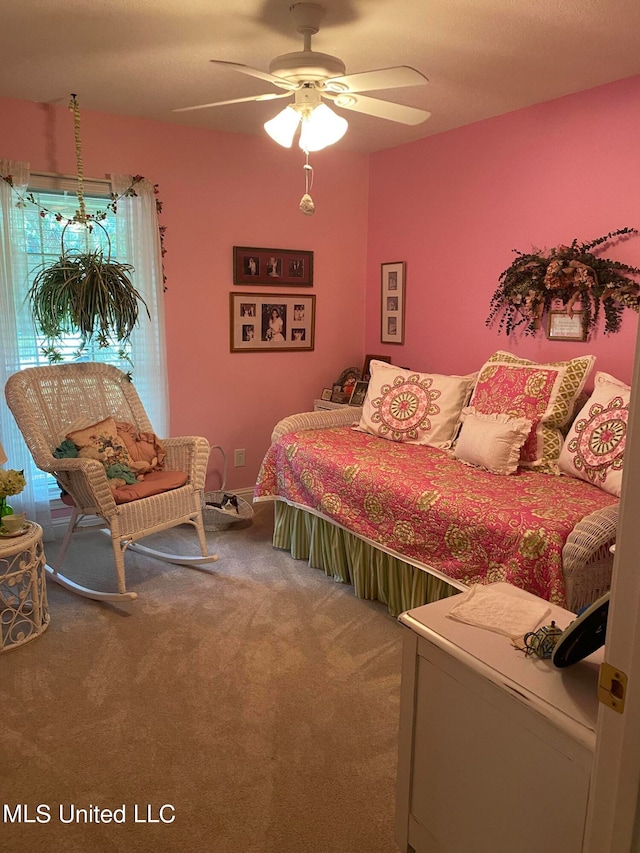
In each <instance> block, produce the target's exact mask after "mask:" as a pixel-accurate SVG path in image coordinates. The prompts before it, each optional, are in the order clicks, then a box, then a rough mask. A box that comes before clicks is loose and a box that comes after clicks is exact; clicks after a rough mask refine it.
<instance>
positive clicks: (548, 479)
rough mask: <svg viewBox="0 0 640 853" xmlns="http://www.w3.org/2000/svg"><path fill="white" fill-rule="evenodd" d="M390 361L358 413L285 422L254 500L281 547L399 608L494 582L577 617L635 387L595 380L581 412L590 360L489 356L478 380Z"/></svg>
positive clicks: (606, 577)
mask: <svg viewBox="0 0 640 853" xmlns="http://www.w3.org/2000/svg"><path fill="white" fill-rule="evenodd" d="M580 361H582V362H583V363H582V364H579V365H577V364H576V363H577V362H580ZM381 365H382V363H381V362H372V365H371V366H372V378H371V382H370V385H369V390H368V393H367V399H366V401H365V405H364V407H363V408H352V407H347V408H344V409H338V410H333V411H324V412H309V413H302V414H297V415H292V416H290V417H288V418H285V419H284V420H282V421H280V422H279V423H278V424H277V425H276V427H275V429H274V431H273V434H272V444H271V446H270V448H269V450H268V452H267V454H266V456H265V459H264V462H263V465H262V468H261V471H260V474H259V477H258V481H257V484H256V487H255V493H254V500H255V501H262V500H274V501H276V504H275V508H276V520H275V530H274V537H273V544H274V546H275V547H279V548H285V549H287V550H290V551H291V553H292V556H293V557H294V558H296V559H306V560H308V561H309V564H310V565H311V566H314V567H317V568H321V569H324V571H325V572H326V573H327V574H329V575H330V576H332V577H334V578H335V579H336V580H339V581H341V582H348V583H352V584H353V586H354V589H355V593H356V595H358V596H360V597H362V598H373V599H378V600H380V601H382V602H384V603H386V604H387V605H388V607H389V610H390V612H391V613H392V614H394V615H397V614H398V613H400V612H402V611H403V610H406V609H410V608H412V607H416V606H419V605H420V604H424V603H426V602H428V601H432V600H435V599H437V598H442V597H443V596H445V595H450V594H454V593H456V592H457V591H459V590H463V589H465V588H467V586H468V585H470V584H473V583H488V582H492V581H508V582H509V583H512V584H515V585H517V586H520V587H522V588H523V589H526V590H528V591H530V592H533V593H535V594H536V595H539V596H541V597H543V598H546V599H548V600H549V601H552V602H554V603H556V604H560V605H562V606H565V607H568V608H569V609H571V610H573V611H577V610H578V609H579V608H581V607H582V606H584V605H586V604H588V603H591V602H592V601H594V600H595V599H596V598H597V597H599V596H600V595H602V594H603V593H604V592H605V591H606V590H607V589H608V587H609V584H610V580H611V571H612V565H613V557H612V555H611V553H610V546H611V544H613V542H614V541H615V533H616V523H617V515H618V503H619V494H620V479H621V472H622V458H623V451H624V432H625V429H626V416H627V413H628V399H629V388H628V386H626V385H623V384H622V383H619V382H618V381H617V380H615V379H614V378H613V377H611V376H609V375H608V374H604V373H597V374H596V378H595V385H594V390H593V393H592V395H591V397H589V398H588V399H587V402H586V403H584V405H583V407H582V408H581V409H580V411H579V413H578V414H577V416H575V418H574V417H573V416H574V413H575V411H576V401H578V400H580V395H581V394H582V392H583V388H584V384H585V382H586V379H587V376H588V374H589V372H590V369H591V367H592V365H593V358H591V357H589V356H586V357H584V358H583V359H573V360H571V361H570V362H561V363H554V364H552V365H536V364H533V363H531V362H527V361H525V360H522V359H516V358H514V357H513V356H511V355H509V354H507V353H496V354H495V355H494V356H492V358H491V359H489V360H488V362H487V363H486V364H485V365H484V367H483V368H482V369H481V370H480V371H479V373H478V374H473V375H471V376H469V377H442V376H438V375H436V374H433V375H428V374H418V373H415V372H414V373H411V372H410V371H406V370H402V369H400V368H392V367H391V366H390V365H384V366H381ZM523 371H524V372H523ZM568 376H570V377H571V380H570V381H568V379H567V377H568ZM516 377H517V378H516ZM546 380H549V381H546ZM452 381H453V385H454V386H455V387H454V389H453V391H454V392H455V393H453V397H455V398H456V399H455V400H454V399H453V397H452V388H451V387H450V386H451V382H452ZM569 385H570V392H569V391H568V387H569ZM532 388H533V389H535V390H534V391H533V392H532ZM545 388H546V390H545ZM553 389H555V390H553ZM489 390H490V391H491V393H488V392H489ZM456 394H457V397H456ZM412 395H413V396H412ZM421 395H422V396H421ZM507 398H510V399H507ZM529 398H531V399H529ZM532 400H533V403H532ZM407 401H409V403H411V404H412V405H413V408H411V406H409V409H410V411H409V412H408V411H407V410H406V408H405V410H404V411H402V406H403V405H404V404H405V403H407ZM496 401H498V402H497V403H496ZM581 402H584V395H583V396H582V400H581ZM496 405H499V406H500V411H498V412H496V411H491V410H492V408H493V409H495V407H496ZM421 406H422V409H421V412H420V411H418V410H420V408H421ZM505 407H506V408H505ZM578 408H580V406H579V405H578ZM393 411H395V414H396V416H397V415H398V414H399V418H396V421H395V424H396V426H397V427H398V429H397V430H396V429H395V427H394V420H393ZM425 412H428V413H429V416H428V417H427V416H425ZM412 413H414V414H415V415H416V417H415V418H413V416H412ZM443 415H446V418H445V421H446V423H443ZM523 415H525V417H523ZM526 415H528V416H529V417H526ZM460 422H462V426H461V427H460ZM407 424H408V425H409V426H408V428H407V429H406V430H405V433H404V434H400V433H401V432H402V429H404V427H406V426H407ZM621 425H622V428H620V427H621ZM560 430H561V431H560ZM447 431H449V438H448V439H447V434H448V432H447ZM505 431H506V432H505ZM509 432H510V433H514V434H516V437H515V438H513V436H512V438H513V440H509V441H506V442H505V441H504V439H505V435H506V434H508V433H509ZM491 436H494V438H495V440H493V439H491ZM517 436H519V437H517ZM425 438H426V439H428V440H429V441H430V442H432V443H427V441H425ZM433 444H436V445H437V446H432V445H433ZM496 448H498V450H496ZM505 448H506V450H505ZM503 451H504V452H503ZM501 454H502V455H501ZM514 454H515V456H514ZM465 457H466V458H465ZM514 460H515V461H514Z"/></svg>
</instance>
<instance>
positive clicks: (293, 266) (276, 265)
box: [233, 246, 313, 287]
mask: <svg viewBox="0 0 640 853" xmlns="http://www.w3.org/2000/svg"><path fill="white" fill-rule="evenodd" d="M233 283H234V284H240V285H244V286H250V287H253V285H254V284H268V285H270V286H271V287H313V252H307V251H301V250H297V249H254V248H252V247H250V246H234V247H233Z"/></svg>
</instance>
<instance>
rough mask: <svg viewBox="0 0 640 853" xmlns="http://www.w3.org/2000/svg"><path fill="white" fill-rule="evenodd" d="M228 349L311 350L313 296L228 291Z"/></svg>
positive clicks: (313, 312) (264, 350)
mask: <svg viewBox="0 0 640 853" xmlns="http://www.w3.org/2000/svg"><path fill="white" fill-rule="evenodd" d="M229 310H230V315H231V317H230V319H231V324H230V340H231V352H268V351H271V352H277V351H282V350H312V349H313V348H314V345H315V318H316V297H315V295H311V294H310V295H308V296H306V295H305V296H301V295H299V294H297V295H295V296H284V295H283V294H282V293H237V292H236V291H232V292H231V293H230V294H229Z"/></svg>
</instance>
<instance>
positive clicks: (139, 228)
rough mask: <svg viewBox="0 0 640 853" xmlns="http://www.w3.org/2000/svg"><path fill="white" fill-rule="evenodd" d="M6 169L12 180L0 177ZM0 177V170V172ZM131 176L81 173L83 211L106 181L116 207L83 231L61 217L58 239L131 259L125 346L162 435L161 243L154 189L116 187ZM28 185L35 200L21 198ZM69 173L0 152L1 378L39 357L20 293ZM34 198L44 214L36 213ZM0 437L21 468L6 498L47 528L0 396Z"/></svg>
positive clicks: (40, 480)
mask: <svg viewBox="0 0 640 853" xmlns="http://www.w3.org/2000/svg"><path fill="white" fill-rule="evenodd" d="M9 175H10V176H11V182H12V184H13V188H12V186H11V185H10V183H9V181H7V180H6V178H7V176H9ZM3 178H4V180H3ZM131 185H132V178H131V176H129V175H112V176H111V181H110V182H108V181H95V182H94V181H88V180H85V181H84V190H85V204H86V207H87V212H90V213H96V212H98V211H104V210H105V209H106V205H107V203H108V201H109V197H110V193H111V192H112V191H113V192H114V193H115V194H116V196H118V205H117V214H115V215H113V214H111V213H109V215H108V217H107V218H106V219H105V220H104V221H103V223H102V224H103V225H104V228H105V229H106V235H105V233H104V230H103V228H99V227H97V228H94V229H93V231H92V233H91V234H90V235H88V234H87V229H85V228H75V226H73V225H69V226H68V227H67V229H66V231H65V235H64V240H65V247H66V248H72V247H73V246H77V247H78V248H84V247H85V245H86V243H85V242H84V241H87V240H91V241H93V240H95V241H103V245H105V246H106V247H108V244H110V245H111V252H112V257H114V258H117V259H118V260H119V261H124V262H126V263H130V264H131V265H132V266H133V269H134V272H133V283H134V286H135V287H136V289H137V290H138V291H139V292H140V294H141V296H142V297H143V299H144V301H145V303H146V305H147V307H148V309H149V314H150V316H151V319H149V318H148V317H147V313H146V311H144V308H143V310H142V311H141V312H140V315H139V320H138V326H137V327H136V329H135V331H134V333H133V335H132V336H131V341H130V351H129V352H128V353H127V355H128V356H129V357H130V359H131V361H132V363H133V368H132V369H133V381H134V382H135V385H136V389H137V391H138V393H139V395H140V397H141V399H142V402H143V405H144V407H145V410H146V411H147V414H148V415H149V418H150V420H151V423H152V424H153V427H154V431H155V432H156V433H157V434H158V435H160V436H163V435H168V387H167V378H166V377H167V371H166V354H165V345H164V302H163V272H162V250H161V244H160V236H159V230H158V218H157V209H156V199H155V193H154V187H153V185H152V184H151V183H150V182H149V181H147V180H145V179H141V180H140V181H139V182H138V183H136V185H135V191H136V194H135V196H127V195H125V193H126V191H127V189H129V188H130V187H131ZM27 190H29V191H30V192H33V194H34V196H35V197H36V199H37V202H38V203H37V204H32V203H30V202H28V201H24V198H25V194H26V192H27ZM76 191H77V182H76V180H75V179H74V178H71V179H67V178H61V177H59V176H47V175H33V176H31V175H30V173H29V166H28V164H26V163H20V162H17V161H8V160H2V159H0V384H1V385H2V387H4V384H5V382H6V380H7V378H8V377H9V376H10V375H11V374H12V373H15V372H17V371H19V370H21V369H24V368H26V367H33V366H41V365H46V364H48V360H47V358H46V355H45V354H44V353H43V352H42V346H43V344H44V341H43V339H42V337H41V336H40V335H39V332H38V330H37V329H36V328H35V323H34V322H33V318H32V316H31V312H30V309H29V305H28V301H27V300H26V299H25V296H26V294H27V292H28V289H29V286H30V278H31V277H32V276H33V273H34V271H35V270H36V269H37V268H38V267H39V266H41V264H42V263H43V261H45V262H47V261H49V260H53V259H55V258H56V257H58V256H59V255H60V251H61V239H62V231H63V228H64V225H65V221H60V222H59V221H56V213H58V214H60V216H61V218H62V220H66V219H68V218H69V217H72V216H73V215H74V214H75V211H76V209H77V207H78V202H77V196H76ZM43 208H46V210H47V211H50V212H51V213H50V215H49V214H46V215H44V216H41V212H44V210H43ZM79 342H80V339H79V337H76V336H74V335H69V338H68V340H66V341H65V346H64V350H65V352H64V355H65V357H66V358H74V357H77V350H78V345H79ZM81 357H82V358H83V359H94V360H97V361H108V362H110V363H114V364H116V366H118V367H120V368H121V369H123V370H129V369H130V365H129V364H128V362H127V360H126V358H121V357H120V355H119V353H117V352H114V351H109V350H107V349H101V348H100V347H98V346H97V344H96V345H94V347H93V348H92V349H89V348H88V347H87V349H86V350H85V351H84V352H83V353H82V356H81ZM0 437H1V440H2V444H3V446H4V448H5V451H6V453H7V456H8V457H9V462H8V463H7V464H8V466H9V467H11V468H17V469H20V468H23V469H24V471H25V477H26V480H27V486H26V488H25V490H24V492H22V493H21V494H20V495H18V496H16V498H15V499H13V500H12V505H13V506H14V508H17V509H19V510H20V511H25V512H26V513H27V515H28V516H29V518H32V519H34V520H35V521H37V522H38V523H39V524H41V525H42V526H43V528H44V530H45V538H47V534H48V533H49V534H50V533H51V529H52V528H51V513H50V492H49V479H50V478H49V477H48V476H47V475H46V474H44V473H43V472H41V471H38V469H36V468H35V466H34V465H33V461H32V459H31V455H30V454H29V452H28V450H27V447H26V445H25V443H24V441H23V439H22V436H21V435H20V433H19V431H18V429H17V427H16V424H15V421H14V420H13V417H12V415H11V413H10V412H9V411H8V409H7V407H6V406H0Z"/></svg>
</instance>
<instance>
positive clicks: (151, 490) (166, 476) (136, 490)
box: [113, 471, 187, 504]
mask: <svg viewBox="0 0 640 853" xmlns="http://www.w3.org/2000/svg"><path fill="white" fill-rule="evenodd" d="M186 482H187V475H186V474H183V473H182V471H150V472H149V473H148V474H145V475H144V477H143V478H142V480H136V482H135V483H132V484H131V485H130V486H120V487H119V488H117V489H114V490H113V499H114V500H115V502H116V503H117V504H124V503H128V501H135V500H136V499H137V498H148V497H150V496H151V495H158V494H160V492H168V491H169V490H170V489H178V488H180V486H184V484H185V483H186Z"/></svg>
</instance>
